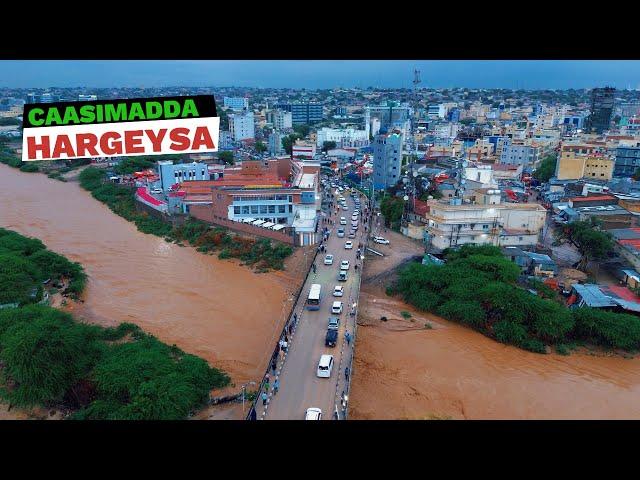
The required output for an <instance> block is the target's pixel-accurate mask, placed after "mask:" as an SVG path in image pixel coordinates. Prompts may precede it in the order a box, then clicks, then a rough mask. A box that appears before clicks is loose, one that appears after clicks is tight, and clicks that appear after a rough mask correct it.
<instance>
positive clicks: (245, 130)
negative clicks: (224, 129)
mask: <svg viewBox="0 0 640 480" xmlns="http://www.w3.org/2000/svg"><path fill="white" fill-rule="evenodd" d="M229 131H230V132H231V135H232V136H233V139H234V141H236V142H239V141H241V140H252V139H254V138H255V136H256V135H255V123H254V118H253V112H251V111H249V110H247V111H246V112H242V113H232V114H231V115H229Z"/></svg>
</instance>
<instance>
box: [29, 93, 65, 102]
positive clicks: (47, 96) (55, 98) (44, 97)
mask: <svg viewBox="0 0 640 480" xmlns="http://www.w3.org/2000/svg"><path fill="white" fill-rule="evenodd" d="M26 100H27V103H54V102H59V101H60V95H53V94H51V93H43V94H36V93H29V94H27V98H26Z"/></svg>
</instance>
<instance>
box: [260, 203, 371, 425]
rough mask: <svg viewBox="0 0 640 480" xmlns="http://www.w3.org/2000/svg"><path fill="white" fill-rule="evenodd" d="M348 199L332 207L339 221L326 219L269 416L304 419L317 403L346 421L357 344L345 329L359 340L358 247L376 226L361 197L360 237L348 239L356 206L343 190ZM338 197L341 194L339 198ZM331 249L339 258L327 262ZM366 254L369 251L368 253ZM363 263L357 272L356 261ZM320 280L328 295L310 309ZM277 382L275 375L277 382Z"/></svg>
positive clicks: (327, 413) (326, 416)
mask: <svg viewBox="0 0 640 480" xmlns="http://www.w3.org/2000/svg"><path fill="white" fill-rule="evenodd" d="M343 195H344V197H345V198H346V201H347V206H348V210H346V211H344V210H343V209H342V207H338V208H339V211H338V213H337V214H336V211H335V209H336V204H337V203H334V208H333V209H332V214H331V215H330V216H329V217H327V218H330V219H331V220H334V221H335V223H334V224H333V225H328V226H327V225H325V224H323V223H322V222H320V225H319V227H318V231H320V230H321V229H322V228H324V227H325V226H327V227H328V228H329V229H330V235H329V238H328V240H327V241H326V242H325V243H324V244H325V252H324V253H319V254H318V256H317V259H316V273H314V272H313V270H311V271H310V273H309V276H308V277H307V278H306V280H305V284H304V287H303V288H302V293H301V294H300V298H299V299H298V300H297V304H296V306H295V308H294V312H296V313H297V315H298V324H297V327H296V330H295V333H294V335H293V337H292V338H291V339H290V345H289V349H288V352H287V356H286V359H285V360H284V362H283V364H282V367H281V369H279V370H280V371H279V377H278V378H279V383H280V388H279V391H278V392H277V394H272V395H270V398H269V401H268V404H267V408H266V414H265V415H264V417H262V418H264V419H265V420H285V419H290V420H303V419H304V418H305V413H306V410H307V409H308V408H310V407H317V408H320V409H321V410H322V418H323V420H331V419H334V418H335V417H334V412H335V411H336V409H338V410H339V418H340V419H342V418H343V417H342V406H341V402H342V393H343V391H345V390H346V389H347V382H346V376H345V368H346V366H347V365H350V364H351V356H352V355H353V346H354V342H353V341H351V343H350V344H348V343H347V342H346V339H345V332H346V331H348V332H349V333H350V335H351V337H352V338H353V332H354V327H355V318H356V316H355V315H351V314H350V312H351V310H352V305H353V304H354V303H356V304H357V302H358V295H359V286H360V281H359V280H360V276H361V274H362V257H358V258H356V256H357V248H358V245H359V244H360V243H362V244H363V245H364V244H365V240H366V235H367V233H366V232H365V226H366V227H367V230H368V229H369V228H370V225H369V224H368V223H364V222H365V218H366V216H365V212H364V209H365V208H366V205H367V199H366V197H364V196H362V197H361V202H362V205H361V208H362V209H363V210H362V211H361V213H360V216H359V227H358V230H357V232H356V237H355V238H348V234H349V232H350V230H351V215H352V213H353V210H354V200H353V198H352V197H351V196H350V195H349V194H347V193H346V192H345V193H344V194H343ZM336 201H337V196H335V198H334V202H336ZM340 217H345V219H346V221H347V225H346V226H345V225H339V221H340ZM340 227H343V228H344V229H345V236H344V237H343V238H339V237H338V236H337V230H338V228H340ZM347 241H351V242H353V247H354V248H353V249H351V250H349V249H345V243H346V242H347ZM327 253H329V254H332V255H333V256H334V259H333V264H332V265H325V264H324V258H325V255H326V254H327ZM362 254H364V252H362ZM342 260H348V261H349V270H348V272H349V273H348V277H347V281H346V282H340V281H338V272H339V271H340V262H341V261H342ZM356 264H357V265H358V269H357V271H356V269H355V265H356ZM314 283H319V284H320V285H322V294H321V299H320V309H319V310H307V309H305V302H306V300H307V297H308V295H309V290H310V288H311V285H312V284H314ZM336 285H342V286H343V287H344V295H343V296H342V297H334V296H333V290H334V287H335V286H336ZM334 301H342V302H343V304H344V305H343V306H344V308H343V312H342V314H340V315H333V314H332V313H331V306H332V304H333V302H334ZM331 316H337V317H339V318H340V327H339V333H338V341H337V344H336V346H335V347H326V346H325V336H326V333H327V324H328V321H329V317H331ZM323 354H330V355H333V356H334V366H333V370H332V372H331V377H330V378H319V377H318V376H317V375H316V371H317V368H318V362H319V360H320V357H321V355H323ZM271 382H272V384H273V378H272V380H271ZM256 409H257V410H258V412H259V413H261V412H263V411H265V409H264V406H263V404H262V400H260V398H259V399H258V401H257V402H256Z"/></svg>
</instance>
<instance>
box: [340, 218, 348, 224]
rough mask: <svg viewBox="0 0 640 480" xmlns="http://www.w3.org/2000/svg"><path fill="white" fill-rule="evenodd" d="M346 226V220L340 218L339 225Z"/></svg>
mask: <svg viewBox="0 0 640 480" xmlns="http://www.w3.org/2000/svg"><path fill="white" fill-rule="evenodd" d="M346 224H347V219H346V218H344V217H340V225H346Z"/></svg>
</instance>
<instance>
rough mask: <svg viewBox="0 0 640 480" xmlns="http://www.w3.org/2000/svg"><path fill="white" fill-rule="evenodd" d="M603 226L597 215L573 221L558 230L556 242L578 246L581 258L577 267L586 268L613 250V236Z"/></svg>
mask: <svg viewBox="0 0 640 480" xmlns="http://www.w3.org/2000/svg"><path fill="white" fill-rule="evenodd" d="M601 227H602V222H601V221H600V220H598V219H597V218H595V217H590V219H589V220H584V221H583V220H578V221H575V222H571V223H569V224H568V225H565V226H564V227H562V228H560V229H558V230H557V231H556V233H555V242H554V243H556V244H558V245H559V244H563V243H569V244H571V245H573V246H574V247H576V248H577V250H578V252H580V256H581V258H580V261H579V262H578V263H577V264H576V265H575V267H576V268H578V269H579V270H585V269H586V267H587V265H588V264H589V262H590V261H592V260H602V259H605V258H607V256H608V254H609V253H610V252H611V251H613V246H614V242H613V237H612V235H611V234H610V233H609V232H606V231H604V230H602V229H601Z"/></svg>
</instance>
